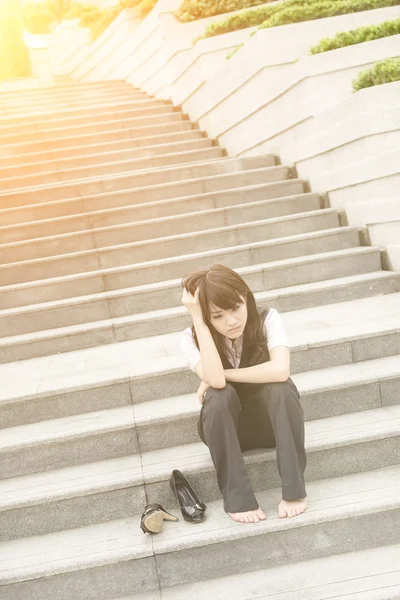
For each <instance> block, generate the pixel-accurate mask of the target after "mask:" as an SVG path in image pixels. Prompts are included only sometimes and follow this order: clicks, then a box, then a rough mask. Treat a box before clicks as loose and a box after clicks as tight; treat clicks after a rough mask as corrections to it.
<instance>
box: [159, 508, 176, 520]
mask: <svg viewBox="0 0 400 600" xmlns="http://www.w3.org/2000/svg"><path fill="white" fill-rule="evenodd" d="M162 516H163V518H164V521H179V518H178V517H176V516H175V515H171V514H170V513H168V512H167V511H165V510H163V511H162Z"/></svg>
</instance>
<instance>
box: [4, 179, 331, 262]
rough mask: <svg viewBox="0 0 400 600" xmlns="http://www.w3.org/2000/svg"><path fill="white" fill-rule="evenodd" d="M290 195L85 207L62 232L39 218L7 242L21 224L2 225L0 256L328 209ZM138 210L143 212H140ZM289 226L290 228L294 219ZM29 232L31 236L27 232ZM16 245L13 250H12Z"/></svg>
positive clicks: (131, 239)
mask: <svg viewBox="0 0 400 600" xmlns="http://www.w3.org/2000/svg"><path fill="white" fill-rule="evenodd" d="M271 175H272V176H271V179H272V178H273V176H276V177H277V178H278V177H279V172H277V173H271ZM289 198H294V199H293V200H291V201H290V200H287V199H286V197H282V198H280V199H279V198H277V199H275V200H264V201H259V202H249V203H247V204H239V205H236V206H235V205H233V206H230V207H229V206H228V207H222V208H214V209H208V210H207V209H205V210H195V211H194V212H185V207H186V204H187V203H184V202H180V203H178V204H175V206H174V207H173V210H172V211H171V212H172V215H170V216H160V217H158V218H150V219H149V218H146V212H147V213H149V212H150V210H148V208H150V209H152V211H151V212H153V213H155V212H156V211H155V210H154V208H157V207H155V206H154V205H153V206H150V207H147V206H146V207H145V209H144V211H143V210H142V211H141V210H140V208H139V210H138V209H137V207H136V206H132V207H129V208H126V209H124V210H118V209H117V210H114V211H112V210H110V211H107V213H106V214H105V215H104V213H100V214H99V213H98V214H96V213H95V214H93V213H87V214H86V215H82V223H80V224H79V221H78V219H77V218H75V219H74V220H71V219H69V220H63V221H62V222H61V225H62V226H63V228H64V230H65V231H64V232H60V233H57V232H56V231H54V230H53V227H52V224H53V223H52V221H50V222H49V223H46V226H45V227H43V225H42V226H40V225H41V223H40V222H39V223H32V224H31V227H30V228H28V227H25V228H22V234H24V235H26V239H22V240H20V241H11V242H7V237H11V235H14V236H16V235H18V230H17V228H16V227H15V226H13V227H12V228H0V231H1V233H3V232H4V233H5V235H4V238H5V239H4V241H5V242H7V243H3V244H1V245H0V256H1V262H2V263H3V264H6V263H8V262H11V261H12V262H15V261H18V260H24V259H25V258H29V257H32V258H33V257H37V258H41V257H43V256H48V255H56V254H64V253H65V252H67V253H70V252H73V251H74V250H75V251H78V252H79V251H81V250H86V249H90V248H105V247H108V246H114V245H116V244H118V243H119V244H124V243H129V242H136V241H144V240H150V239H158V238H160V237H169V238H171V237H173V236H176V235H180V234H183V233H201V232H204V231H213V230H215V229H216V228H218V229H221V228H224V227H231V226H234V225H238V224H240V223H242V224H243V225H244V224H246V223H258V222H263V223H264V222H265V221H266V220H269V219H280V218H286V219H289V218H293V219H295V218H296V217H297V216H298V215H301V214H304V213H312V214H310V218H313V216H314V215H315V214H316V213H318V211H320V210H322V211H324V210H325V211H326V210H330V209H321V208H320V199H319V197H318V196H316V195H304V196H302V195H297V196H294V197H289ZM170 204H171V203H169V205H170ZM193 204H194V203H190V204H189V209H190V208H195V207H194V206H193ZM163 208H164V211H163V210H161V211H160V212H161V213H162V212H166V213H167V214H168V212H169V211H168V208H169V206H168V204H167V206H163ZM165 208H166V209H167V210H165ZM146 209H147V211H146ZM174 213H175V214H174ZM137 215H139V218H136V217H137ZM140 215H142V216H144V219H143V218H142V219H141V218H140ZM71 221H72V222H71ZM113 221H114V223H113ZM75 223H76V224H77V225H78V226H77V227H76V229H75V228H74V225H75ZM59 224H60V223H59V222H56V223H55V230H57V225H59ZM71 225H72V226H71ZM79 225H80V226H79ZM288 228H289V229H290V225H289V226H288ZM29 233H30V234H31V235H30V237H28V236H29ZM279 233H280V230H277V236H276V235H274V231H273V228H272V230H271V232H270V236H269V238H270V239H271V238H273V237H278V236H279ZM2 237H3V236H2ZM21 237H22V236H21ZM32 243H35V248H36V251H35V252H34V253H32V252H28V254H27V252H26V250H27V248H28V247H29V246H31V245H32ZM14 251H15V254H13V252H14Z"/></svg>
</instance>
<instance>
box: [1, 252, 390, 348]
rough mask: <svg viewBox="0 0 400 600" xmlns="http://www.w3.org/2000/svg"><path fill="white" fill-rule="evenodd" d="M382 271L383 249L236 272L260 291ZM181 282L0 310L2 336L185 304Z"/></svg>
mask: <svg viewBox="0 0 400 600" xmlns="http://www.w3.org/2000/svg"><path fill="white" fill-rule="evenodd" d="M311 266H312V267H313V268H312V269H311ZM380 267H381V258H380V252H379V248H373V247H372V248H371V247H359V248H350V249H346V250H339V251H335V252H326V253H322V254H315V255H312V256H311V257H305V258H304V257H301V258H295V259H287V260H281V261H276V262H274V263H264V264H261V265H252V266H250V267H241V268H239V269H237V271H238V272H239V273H240V275H241V276H242V277H243V278H244V279H245V281H246V282H247V284H248V285H249V286H250V287H251V289H252V291H253V292H254V293H257V292H265V291H267V290H276V289H282V288H285V287H286V286H296V285H300V284H307V283H313V282H319V281H324V280H331V279H335V278H340V277H347V276H350V275H355V274H360V273H373V272H376V271H379V269H380ZM180 284H181V278H180V279H176V280H170V281H163V282H157V283H153V284H147V285H143V286H136V287H131V288H124V289H119V290H115V291H108V292H101V293H97V294H92V295H89V296H80V297H76V298H69V299H64V300H57V301H54V302H46V303H43V304H33V305H30V306H24V307H18V308H11V309H6V310H0V331H1V332H2V337H8V336H14V335H23V334H25V333H33V332H36V331H46V330H49V329H56V328H57V327H68V326H70V325H79V324H82V323H90V322H94V321H102V320H105V319H113V318H119V317H125V316H128V317H129V316H130V315H135V316H136V317H137V316H138V315H139V314H140V313H149V312H150V311H159V310H162V309H167V308H173V307H176V306H181V297H182V287H181V285H180ZM0 339H1V338H0Z"/></svg>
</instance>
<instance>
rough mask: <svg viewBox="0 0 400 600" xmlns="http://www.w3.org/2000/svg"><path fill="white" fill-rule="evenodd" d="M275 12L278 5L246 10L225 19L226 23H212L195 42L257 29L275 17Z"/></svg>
mask: <svg viewBox="0 0 400 600" xmlns="http://www.w3.org/2000/svg"><path fill="white" fill-rule="evenodd" d="M275 11H276V5H274V4H271V5H268V6H262V7H261V8H255V9H253V10H246V11H245V12H243V13H240V14H238V15H233V16H232V17H229V19H225V20H224V21H219V22H218V23H212V24H211V25H209V26H208V27H207V28H206V30H205V32H204V33H203V34H202V35H201V36H199V37H198V38H196V40H194V41H197V40H201V39H203V38H208V37H213V36H214V35H222V34H223V33H229V32H231V31H239V29H247V28H248V27H256V26H257V25H260V23H263V22H264V21H265V20H266V19H268V17H270V16H271V15H273V14H274V12H275Z"/></svg>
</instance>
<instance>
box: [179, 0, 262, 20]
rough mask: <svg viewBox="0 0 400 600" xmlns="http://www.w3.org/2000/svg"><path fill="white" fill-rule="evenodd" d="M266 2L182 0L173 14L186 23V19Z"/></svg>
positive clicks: (219, 13)
mask: <svg viewBox="0 0 400 600" xmlns="http://www.w3.org/2000/svg"><path fill="white" fill-rule="evenodd" d="M266 2H268V0H183V2H182V4H181V5H180V7H179V8H178V10H177V11H176V12H175V15H176V16H177V18H178V19H179V20H180V21H182V22H183V23H187V22H188V21H197V19H205V18H206V17H214V16H215V15H223V14H225V13H228V12H232V11H234V10H240V9H241V8H250V7H252V6H259V5H260V4H265V3H266Z"/></svg>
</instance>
